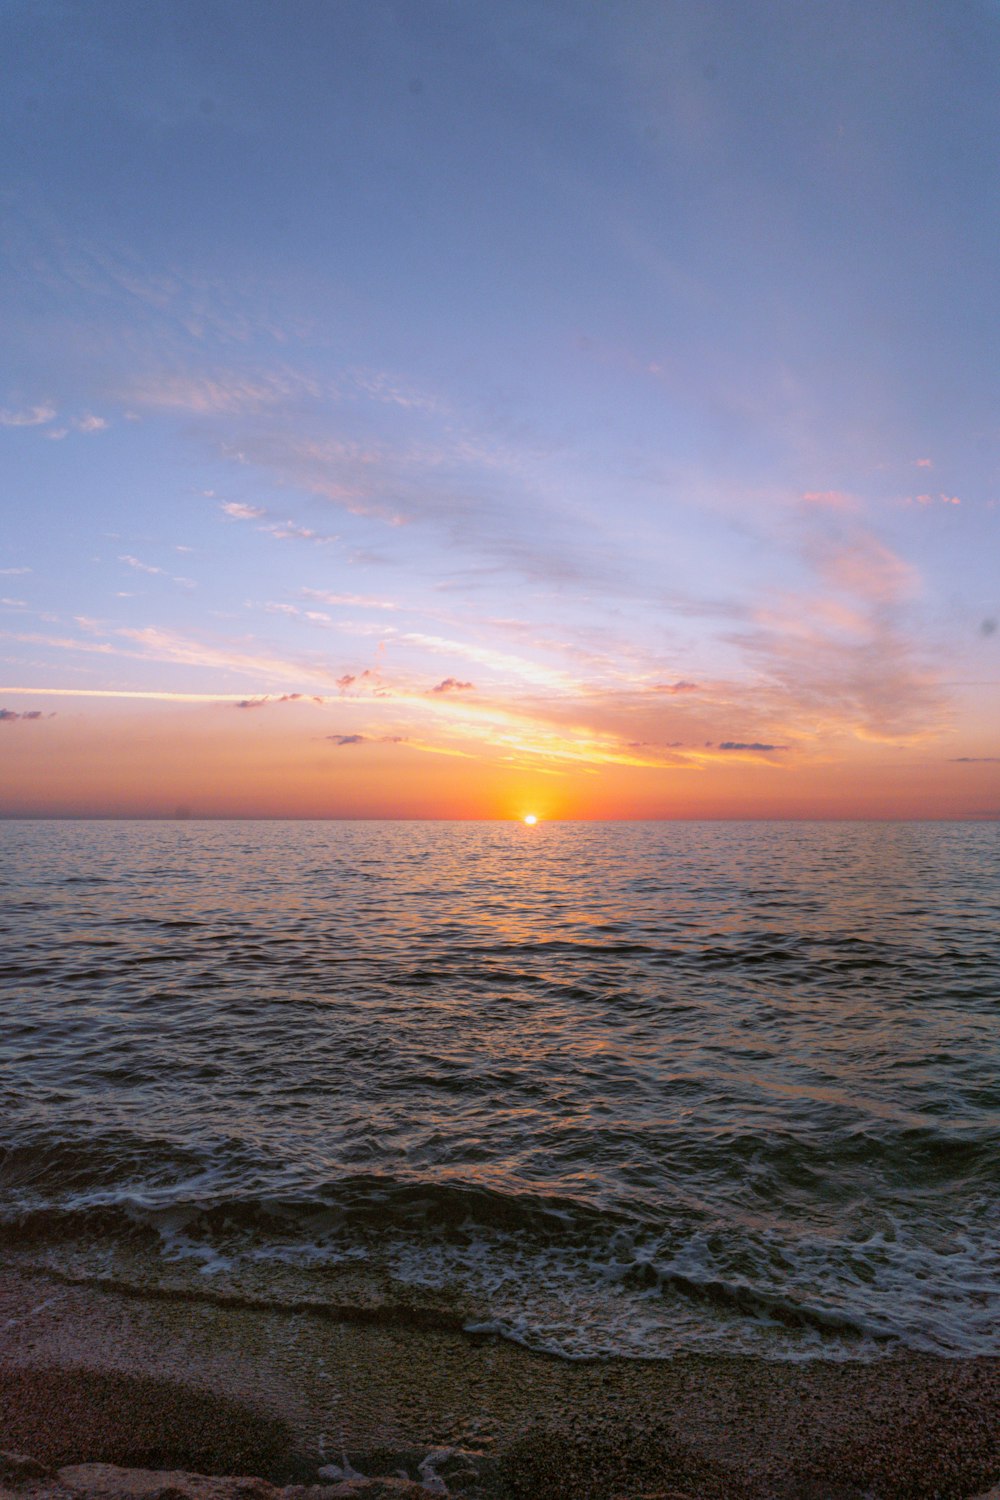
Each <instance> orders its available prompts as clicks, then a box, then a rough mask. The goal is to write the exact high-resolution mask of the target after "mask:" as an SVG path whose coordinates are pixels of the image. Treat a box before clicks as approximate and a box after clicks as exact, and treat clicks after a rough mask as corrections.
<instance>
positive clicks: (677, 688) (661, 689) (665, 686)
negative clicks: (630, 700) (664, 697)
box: [652, 682, 701, 694]
mask: <svg viewBox="0 0 1000 1500" xmlns="http://www.w3.org/2000/svg"><path fill="white" fill-rule="evenodd" d="M652 690H653V692H654V693H670V694H677V693H699V692H701V684H700V683H699V682H654V683H653V688H652Z"/></svg>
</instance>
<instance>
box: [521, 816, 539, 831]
mask: <svg viewBox="0 0 1000 1500" xmlns="http://www.w3.org/2000/svg"><path fill="white" fill-rule="evenodd" d="M524 821H525V823H527V825H528V827H529V828H534V826H535V824H536V823H537V822H538V818H537V817H536V816H535V814H534V813H525V815H524Z"/></svg>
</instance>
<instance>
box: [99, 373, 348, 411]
mask: <svg viewBox="0 0 1000 1500" xmlns="http://www.w3.org/2000/svg"><path fill="white" fill-rule="evenodd" d="M125 394H126V395H127V396H128V399H129V400H130V401H132V402H134V403H135V404H136V405H139V406H148V407H152V408H154V409H155V410H157V411H179V412H189V413H191V414H192V415H194V416H201V417H208V416H217V415H229V416H233V415H236V414H239V413H246V412H259V411H261V410H262V409H264V408H266V407H274V406H281V405H284V404H285V403H286V402H289V401H291V400H301V399H302V398H303V397H306V398H311V399H315V398H316V397H317V396H319V395H320V394H321V388H320V386H319V385H317V383H316V382H315V381H314V380H311V379H309V377H308V376H305V375H300V374H297V373H295V372H294V371H291V370H274V371H269V372H267V373H263V372H258V373H256V374H253V375H240V374H237V373H235V372H232V371H222V372H219V373H218V374H215V375H168V374H161V375H154V376H150V377H148V378H147V379H145V380H142V381H140V382H138V383H137V384H136V385H133V386H132V387H130V389H129V390H128V391H127V392H126V393H125Z"/></svg>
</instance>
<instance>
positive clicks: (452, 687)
mask: <svg viewBox="0 0 1000 1500" xmlns="http://www.w3.org/2000/svg"><path fill="white" fill-rule="evenodd" d="M475 689H476V684H475V683H474V682H459V680H458V678H457V677H446V678H445V679H444V681H443V682H439V683H438V684H437V685H436V686H435V687H432V688H431V692H432V693H472V692H475Z"/></svg>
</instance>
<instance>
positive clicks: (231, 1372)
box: [0, 1271, 1000, 1500]
mask: <svg viewBox="0 0 1000 1500" xmlns="http://www.w3.org/2000/svg"><path fill="white" fill-rule="evenodd" d="M0 1339H2V1342H0V1449H3V1450H13V1451H15V1452H20V1453H23V1454H27V1455H30V1456H31V1457H32V1458H33V1459H34V1460H36V1461H37V1463H38V1464H40V1465H41V1466H42V1469H43V1470H44V1473H43V1472H42V1469H40V1470H39V1471H38V1472H37V1473H35V1475H34V1477H32V1476H31V1475H26V1474H22V1475H20V1477H18V1476H17V1475H13V1476H11V1475H8V1477H7V1478H6V1479H4V1477H3V1474H2V1473H0V1483H2V1484H4V1485H7V1486H11V1485H16V1486H19V1488H20V1492H22V1493H23V1494H24V1495H26V1496H29V1495H38V1496H41V1495H43V1494H51V1495H53V1496H55V1495H62V1494H66V1495H71V1494H72V1495H77V1496H80V1497H86V1496H89V1497H91V1500H99V1497H100V1496H101V1495H105V1494H108V1495H110V1494H111V1493H112V1492H114V1493H116V1494H118V1495H122V1494H125V1493H136V1494H138V1493H140V1491H141V1492H142V1493H143V1494H145V1495H147V1496H153V1495H154V1492H155V1495H157V1496H160V1497H161V1500H168V1492H169V1495H172V1496H173V1497H174V1500H177V1497H178V1496H180V1495H181V1494H182V1493H191V1494H194V1493H195V1492H194V1491H191V1490H190V1489H188V1490H184V1487H183V1485H181V1484H180V1483H179V1482H178V1481H177V1480H176V1479H175V1480H174V1481H172V1482H171V1483H167V1482H165V1481H164V1482H162V1483H158V1487H157V1485H156V1484H153V1485H152V1488H151V1487H150V1486H149V1485H141V1484H139V1481H138V1480H135V1479H130V1480H128V1481H127V1482H126V1481H119V1480H115V1481H114V1483H112V1482H111V1481H110V1480H108V1478H107V1474H105V1476H104V1478H103V1479H101V1480H100V1483H99V1484H98V1485H97V1488H96V1489H95V1488H94V1486H93V1484H92V1483H91V1480H90V1479H87V1478H86V1476H84V1478H83V1479H81V1478H80V1474H77V1475H76V1479H75V1480H74V1484H75V1486H76V1487H75V1488H74V1487H73V1486H72V1485H68V1484H67V1483H65V1482H64V1481H63V1479H62V1478H60V1477H59V1475H58V1474H57V1471H63V1473H64V1474H65V1473H67V1472H69V1470H70V1469H71V1468H72V1469H73V1470H74V1473H75V1472H76V1470H75V1466H79V1465H87V1464H93V1463H104V1464H107V1463H110V1464H117V1465H123V1466H126V1467H128V1468H131V1469H136V1468H142V1469H145V1470H156V1471H160V1470H171V1471H178V1470H182V1471H194V1472H196V1473H201V1474H208V1475H226V1474H229V1475H232V1474H242V1475H256V1476H260V1477H261V1478H262V1479H263V1480H266V1481H269V1482H270V1483H271V1484H275V1485H279V1486H282V1485H283V1486H288V1485H290V1484H291V1485H295V1486H302V1485H307V1486H311V1485H316V1484H320V1485H321V1486H322V1487H323V1488H322V1492H321V1491H319V1490H317V1491H316V1500H320V1496H321V1493H322V1495H326V1494H332V1493H333V1489H331V1486H333V1488H334V1489H337V1490H338V1493H342V1494H345V1495H346V1494H360V1493H362V1492H363V1493H365V1494H368V1495H372V1496H374V1495H375V1494H376V1493H377V1492H376V1490H374V1489H372V1487H371V1485H369V1486H368V1487H367V1488H365V1487H364V1486H362V1487H361V1489H359V1485H360V1483H361V1482H360V1481H359V1480H350V1481H349V1487H348V1488H346V1489H345V1488H344V1487H343V1473H344V1472H346V1473H347V1474H348V1475H350V1474H351V1473H352V1472H354V1473H360V1474H362V1475H367V1476H373V1475H388V1476H394V1480H393V1485H390V1486H389V1487H388V1488H386V1487H385V1486H383V1491H382V1492H383V1493H386V1494H389V1493H390V1492H392V1493H396V1494H399V1493H402V1490H403V1488H406V1486H404V1485H403V1481H402V1479H401V1478H400V1477H399V1476H400V1475H401V1474H402V1473H405V1474H407V1475H408V1476H409V1478H410V1480H411V1481H422V1482H423V1484H424V1486H425V1487H424V1489H423V1490H422V1491H421V1490H420V1489H413V1487H412V1485H411V1486H410V1489H411V1493H413V1494H420V1493H423V1494H425V1495H426V1494H428V1493H432V1492H436V1493H438V1494H443V1493H445V1492H448V1493H452V1494H466V1495H468V1496H470V1497H472V1496H491V1497H492V1496H504V1497H509V1500H532V1497H538V1500H588V1497H590V1500H611V1497H615V1496H622V1497H628V1500H635V1497H639V1496H657V1497H660V1496H662V1497H664V1500H667V1497H672V1500H682V1497H685V1500H702V1497H703V1500H730V1497H731V1500H743V1497H746V1500H765V1497H775V1500H851V1497H854V1500H861V1497H863V1496H874V1497H878V1500H904V1497H907V1500H909V1497H913V1500H932V1497H946V1500H952V1497H953V1500H966V1497H969V1496H974V1495H980V1494H983V1493H985V1492H986V1491H988V1490H989V1488H990V1486H991V1484H996V1483H997V1482H998V1481H1000V1358H991V1359H978V1360H937V1359H931V1358H923V1357H909V1358H905V1359H900V1358H893V1359H886V1360H883V1361H880V1362H878V1363H875V1364H870V1365H862V1364H826V1363H807V1364H787V1363H786V1364H771V1363H765V1362H762V1361H759V1360H753V1359H746V1358H707V1357H687V1358H680V1359H675V1360H671V1361H662V1362H654V1363H640V1362H635V1361H625V1360H621V1361H611V1362H608V1363H593V1364H570V1363H567V1362H565V1361H560V1360H555V1359H548V1358H545V1357H543V1356H538V1355H533V1354H529V1353H527V1352H525V1351H524V1350H521V1349H518V1348H517V1347H515V1346H513V1345H511V1344H508V1343H504V1342H502V1341H499V1340H495V1339H471V1338H468V1337H464V1336H462V1335H460V1334H455V1333H446V1332H439V1331H434V1330H416V1329H412V1328H401V1327H394V1326H377V1325H376V1326H357V1325H352V1324H349V1323H343V1322H336V1321H332V1320H329V1319H325V1318H322V1317H317V1316H315V1315H313V1314H309V1313H295V1314H288V1313H276V1312H274V1313H271V1312H260V1311H255V1310H247V1309H239V1308H224V1307H218V1306H214V1305H212V1304H210V1303H206V1302H200V1301H190V1300H187V1301H169V1300H156V1299H152V1300H151V1299H147V1298H145V1297H137V1296H127V1295H123V1294H122V1293H120V1292H112V1291H102V1290H97V1289H95V1288H94V1287H93V1286H72V1285H66V1284H64V1283H60V1282H57V1281H54V1280H50V1279H49V1278H48V1277H46V1276H43V1275H35V1274H25V1273H23V1272H13V1271H5V1272H0ZM445 1450H449V1451H448V1453H447V1455H445ZM431 1455H436V1456H434V1457H429V1456H431ZM421 1466H423V1467H421ZM338 1471H341V1472H339V1473H338ZM82 1472H83V1471H80V1473H82ZM109 1472H110V1471H109ZM91 1477H92V1476H91ZM95 1483H96V1481H95ZM101 1484H103V1485H104V1486H105V1488H104V1489H101V1487H100V1485H101ZM108 1484H111V1489H108V1487H107V1486H108ZM114 1484H118V1485H119V1488H118V1489H117V1490H115V1488H114ZM122 1484H124V1485H125V1488H124V1489H123V1488H122V1487H121V1485H122ZM88 1485H90V1487H89V1488H88ZM129 1486H131V1489H129ZM427 1486H430V1488H429V1489H428V1488H427ZM244 1488H245V1486H244ZM198 1493H202V1492H198ZM241 1493H242V1492H241ZM260 1493H261V1496H263V1495H264V1494H268V1495H270V1494H273V1493H274V1492H273V1491H271V1490H268V1489H267V1488H266V1487H265V1488H264V1489H263V1490H262V1491H261V1492H260ZM304 1493H305V1492H304V1491H302V1490H298V1489H297V1490H296V1491H295V1494H296V1495H303V1494H304ZM230 1494H235V1492H234V1491H232V1490H230ZM205 1500H210V1497H209V1496H208V1495H207V1493H206V1494H205ZM245 1500H252V1497H251V1494H250V1492H249V1491H247V1493H246V1496H245Z"/></svg>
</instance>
